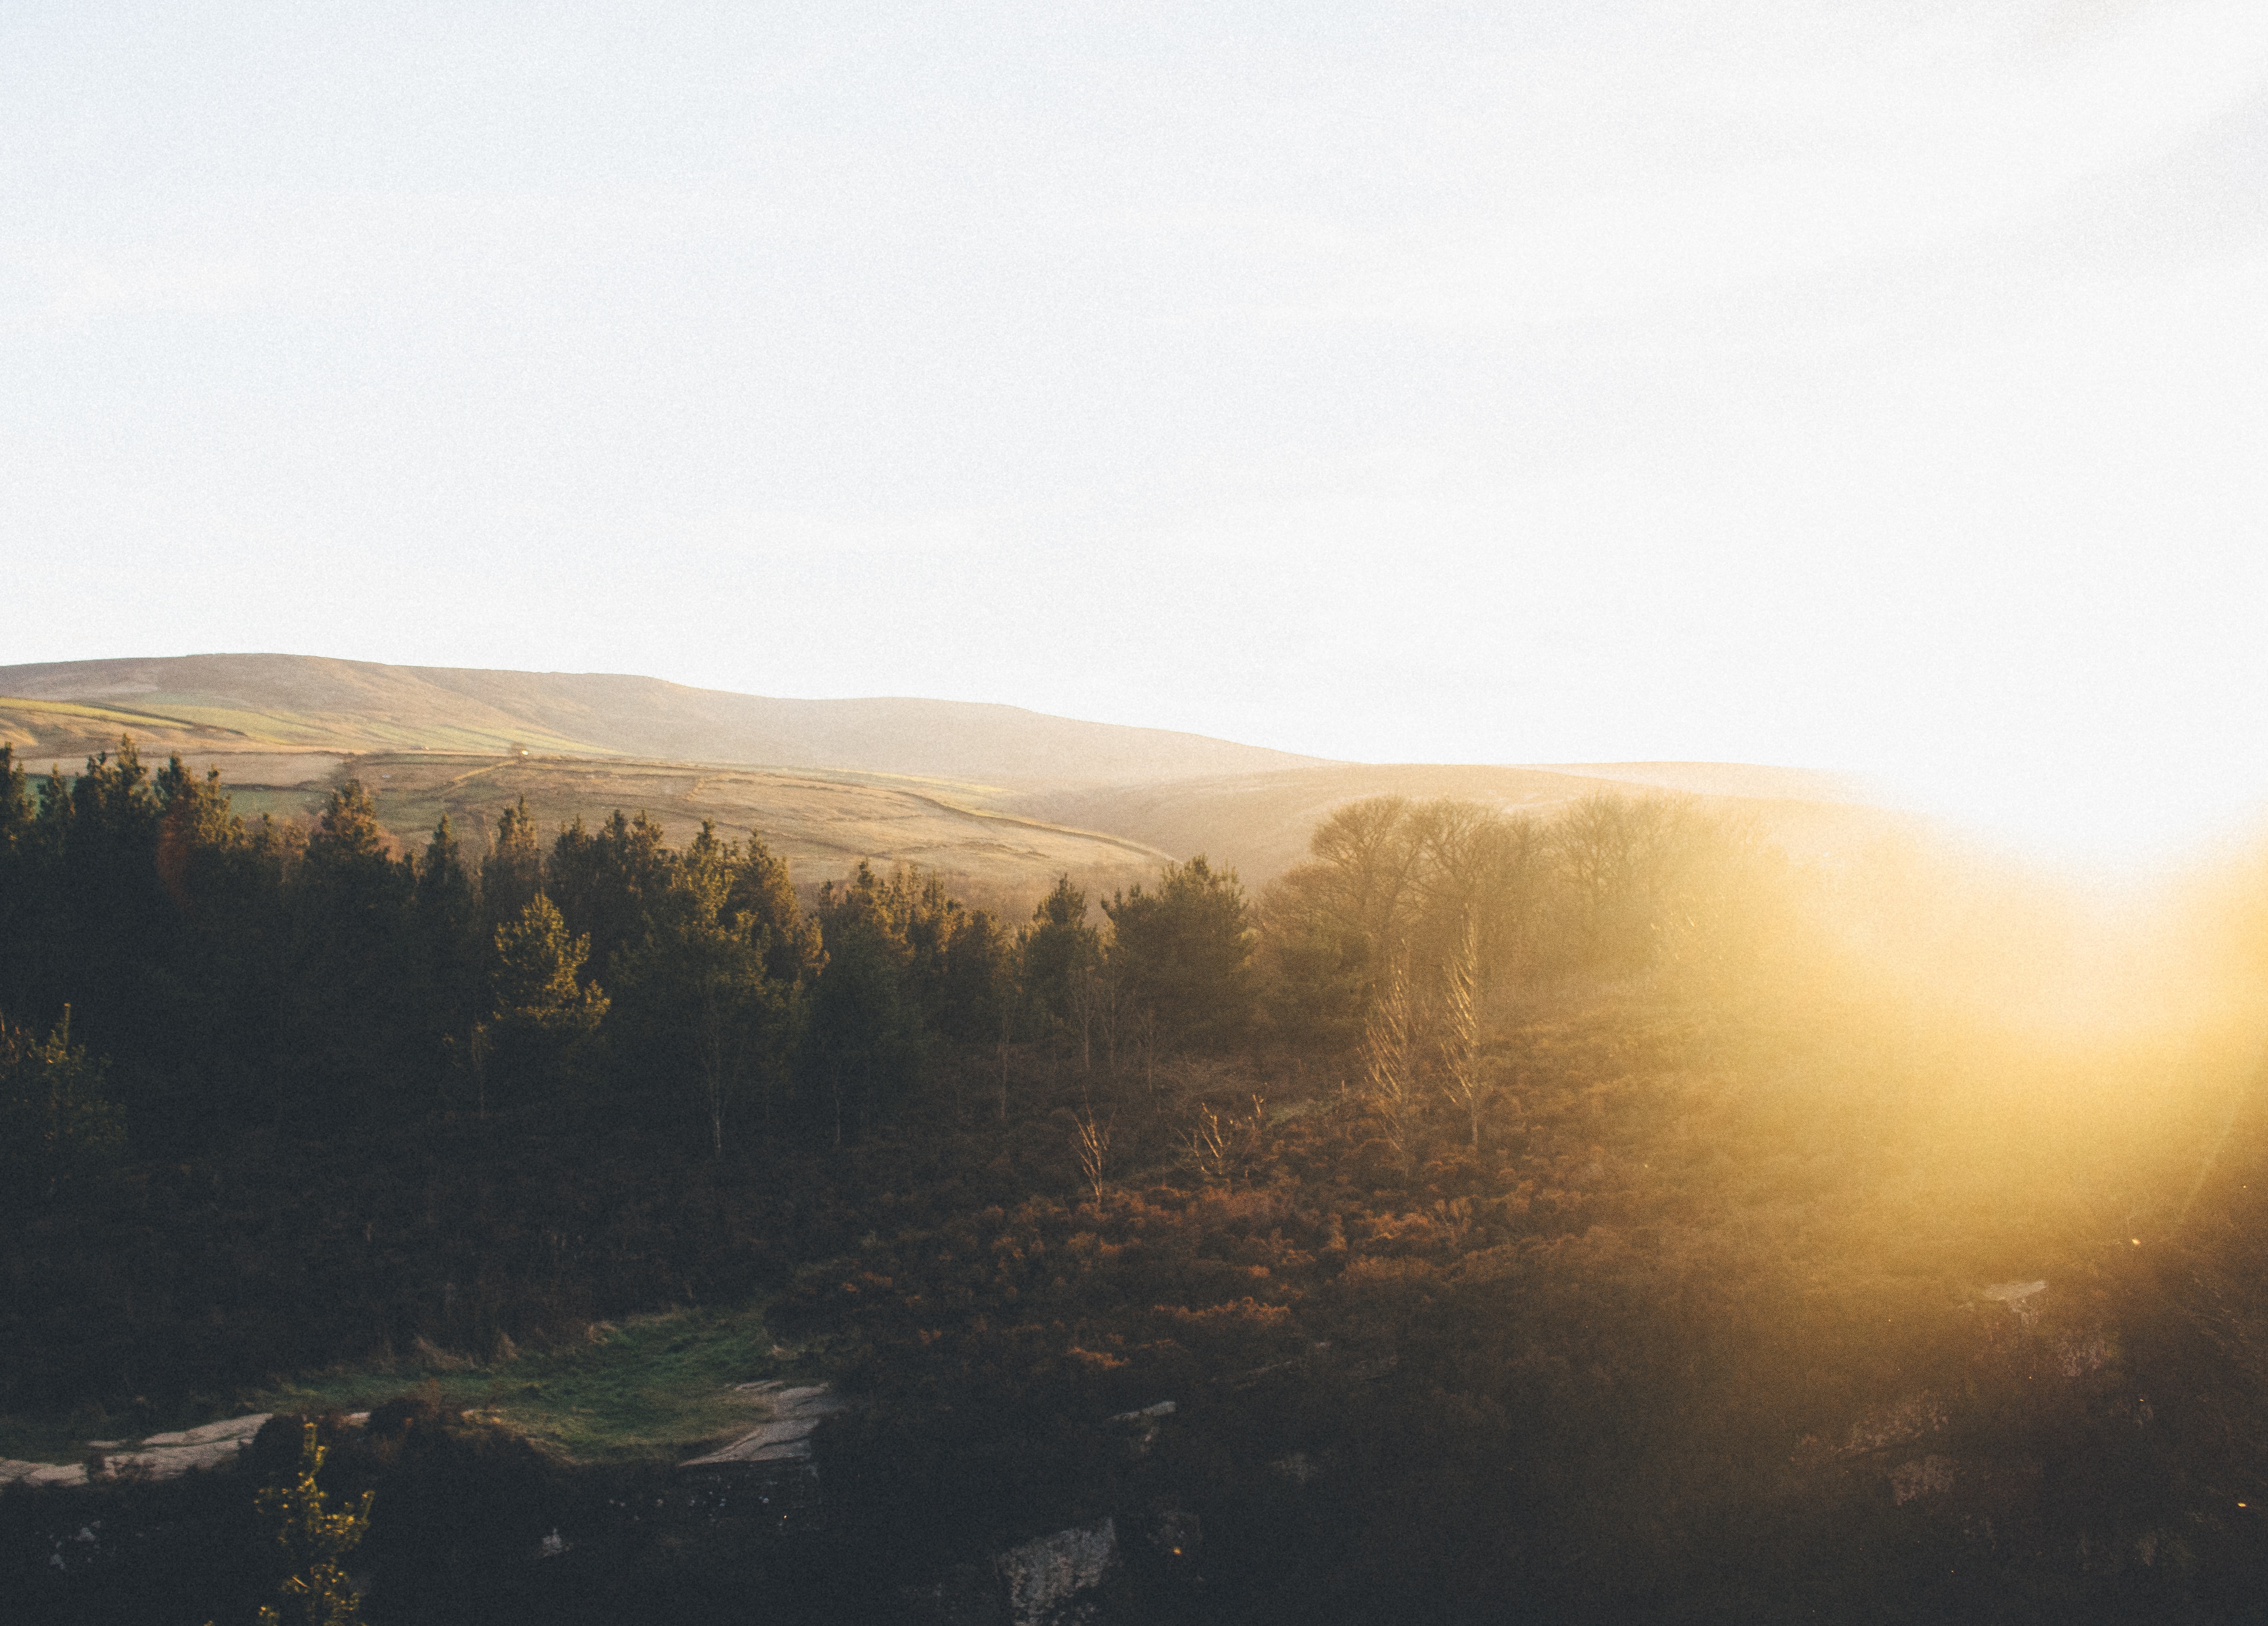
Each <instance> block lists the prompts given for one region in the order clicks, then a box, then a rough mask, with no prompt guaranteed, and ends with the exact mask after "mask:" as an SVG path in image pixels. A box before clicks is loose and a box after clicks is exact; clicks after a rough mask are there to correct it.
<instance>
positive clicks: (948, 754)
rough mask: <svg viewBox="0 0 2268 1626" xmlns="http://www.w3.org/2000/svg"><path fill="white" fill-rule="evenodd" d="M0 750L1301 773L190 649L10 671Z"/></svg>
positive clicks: (975, 730) (580, 677) (1121, 736)
mask: <svg viewBox="0 0 2268 1626" xmlns="http://www.w3.org/2000/svg"><path fill="white" fill-rule="evenodd" d="M0 696H6V697H7V698H0V740H5V741H7V742H9V743H11V744H13V745H15V746H17V747H18V748H19V750H20V751H21V753H22V754H23V756H24V757H25V759H26V760H27V761H38V760H40V759H41V758H42V757H43V756H44V755H46V754H50V753H52V754H55V755H56V756H57V757H59V758H68V757H70V756H71V755H73V754H83V753H84V752H85V751H89V750H99V749H101V748H102V747H105V746H107V745H111V744H114V743H115V741H116V739H117V737H118V735H119V733H120V732H131V733H132V734H133V735H134V736H135V737H136V739H139V740H141V741H143V742H144V748H145V750H149V751H151V752H153V753H154V752H156V751H163V750H184V751H202V752H228V751H246V752H259V751H274V750H276V749H284V750H299V751H328V752H343V753H359V752H369V751H449V752H460V753H461V752H473V753H482V754H517V753H518V752H519V751H522V750H525V751H527V752H530V753H533V754H548V755H572V756H600V757H606V756H630V757H641V758H649V759H666V760H670V761H691V762H718V763H733V764H736V765H744V766H770V767H792V768H822V769H847V770H851V771H853V772H866V773H891V774H911V775H916V776H924V777H935V778H945V779H958V780H963V781H970V782H975V783H978V784H1019V785H1046V784H1123V783H1130V782H1137V781H1146V780H1156V779H1180V778H1189V777H1195V776H1202V775H1206V774H1219V773H1233V772H1242V773H1250V772H1256V771H1262V770H1265V769H1278V768H1297V767H1304V766H1307V765H1309V764H1311V763H1313V762H1314V761H1316V759H1314V758H1313V757H1304V756H1298V755H1294V754H1292V753H1290V752H1285V751H1274V750H1270V749H1267V748H1266V747H1259V746H1246V745H1239V744H1236V743H1234V742H1233V741H1230V740H1226V739H1210V738H1207V737H1206V736H1204V735H1200V734H1184V733H1176V732H1172V731H1170V730H1167V729H1159V728H1131V727H1125V726H1122V725H1116V724H1110V723H1086V722H1080V721H1078V720H1075V719H1073V718H1070V717H1049V716H1047V715H1045V714H1044V713H1042V712H1037V711H1027V710H1023V709H1022V708H1021V707H1018V706H1005V705H993V704H983V703H972V702H963V701H949V700H918V699H898V698H881V699H861V700H786V699H778V698H775V697H771V696H768V695H738V694H732V693H728V692H726V691H725V690H721V689H704V688H689V687H687V686H686V685H684V684H681V683H670V682H665V681H662V680H661V679H659V678H646V677H634V676H626V675H622V674H618V673H565V672H493V671H482V670H474V669H467V668H455V667H439V666H385V665H381V664H379V663H378V662H375V661H360V660H333V659H328V658H322V657H317V656H310V655H266V654H257V655H182V656H168V657H161V658H132V659H118V660H79V661H62V662H54V663H48V664H44V665H34V666H0Z"/></svg>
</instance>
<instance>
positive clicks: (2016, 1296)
mask: <svg viewBox="0 0 2268 1626" xmlns="http://www.w3.org/2000/svg"><path fill="white" fill-rule="evenodd" d="M2047 1290H2048V1284H2046V1283H2045V1282H1995V1283H1993V1284H1992V1286H1990V1287H1988V1288H1986V1289H1985V1297H1986V1298H1987V1299H1995V1300H1997V1301H1998V1302H1999V1303H2001V1304H2005V1305H2007V1306H2008V1308H2009V1309H2010V1310H2011V1311H2012V1312H2013V1313H2015V1314H2017V1315H2020V1316H2024V1315H2032V1314H2035V1313H2037V1311H2038V1310H2039V1306H2037V1305H2036V1304H2033V1303H2031V1302H2029V1301H2030V1299H2032V1298H2033V1297H2034V1295H2036V1294H2039V1293H2043V1292H2045V1291H2047Z"/></svg>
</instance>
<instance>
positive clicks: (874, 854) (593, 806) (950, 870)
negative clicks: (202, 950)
mask: <svg viewBox="0 0 2268 1626" xmlns="http://www.w3.org/2000/svg"><path fill="white" fill-rule="evenodd" d="M221 760H222V761H224V762H225V759H221ZM328 760H329V761H337V759H328ZM225 771H226V769H225V768H224V773H225ZM349 773H351V774H353V775H355V776H357V777H358V778H360V779H361V780H362V782H363V783H364V784H365V785H366V786H368V787H369V788H370V790H371V791H372V794H373V796H374V797H375V798H376V800H377V803H378V814H379V819H380V820H382V821H383V822H384V824H385V826H386V828H387V829H388V830H389V831H391V832H393V834H394V835H395V836H397V837H398V838H400V839H401V840H402V841H404V842H410V843H417V842H423V839H424V838H425V835H426V834H427V832H429V831H431V829H432V828H433V826H434V825H435V823H437V822H438V820H440V818H441V817H442V816H443V815H444V814H446V815H447V816H448V818H449V820H450V823H451V825H452V826H453V828H455V829H456V830H458V831H460V832H461V833H463V834H464V835H465V836H466V837H467V838H468V839H469V840H470V841H471V842H473V844H474V845H475V847H477V846H478V845H479V844H480V843H481V842H482V839H483V837H482V835H481V834H479V833H481V832H485V831H486V830H488V829H490V828H494V824H495V820H496V816H497V814H498V813H501V812H503V811H504V808H505V807H507V806H511V805H512V803H514V802H516V801H519V800H520V799H521V798H526V801H527V810H528V812H529V813H531V814H533V815H534V819H535V821H536V826H537V828H539V829H541V830H546V831H549V830H551V829H555V828H557V827H558V826H560V825H562V824H564V823H566V822H568V821H569V820H572V819H578V818H579V819H581V820H584V821H585V823H586V824H597V823H599V822H600V821H602V820H606V819H608V817H610V816H612V814H613V813H614V812H615V809H617V808H620V809H622V811H623V812H625V813H646V814H647V815H649V816H650V817H651V818H652V820H654V821H655V822H656V823H658V824H659V825H660V826H661V827H662V829H663V830H664V832H665V833H666V835H667V836H668V838H669V841H670V842H671V843H672V844H673V845H680V846H681V845H682V844H683V843H684V842H687V841H688V840H689V839H690V838H691V837H692V836H693V835H694V834H695V832H696V831H697V830H698V829H699V828H701V823H702V820H712V821H714V822H715V824H716V826H717V828H718V834H719V835H724V836H726V837H728V838H731V839H734V840H738V839H740V838H741V837H744V836H746V835H748V834H749V833H751V832H754V833H755V834H757V835H762V837H763V840H764V842H765V844H766V845H767V846H769V847H770V849H771V850H773V851H774V852H776V853H777V854H778V855H779V856H780V857H784V858H785V859H787V860H788V863H789V865H790V867H791V869H792V872H793V874H794V877H795V879H796V882H797V884H798V885H799V886H801V887H806V888H809V887H816V886H817V885H818V884H819V883H820V882H821V881H823V880H831V879H839V878H841V877H842V876H844V875H847V874H849V873H850V872H851V870H852V869H854V868H855V867H857V865H858V861H859V860H860V859H861V858H871V859H873V861H874V862H875V863H876V864H877V865H882V866H885V867H887V865H892V864H899V863H904V864H918V865H922V866H923V867H924V868H925V869H931V870H934V871H936V872H938V873H939V875H941V876H942V877H944V879H945V880H946V885H947V886H948V887H951V888H952V890H953V892H954V895H955V896H957V897H959V898H961V900H963V901H965V902H968V903H969V904H972V905H975V906H977V907H980V908H988V909H995V910H998V911H999V912H1001V913H1003V914H1004V915H1005V916H1007V917H1008V918H1010V919H1013V920H1021V919H1023V918H1024V917H1025V916H1027V915H1028V914H1029V913H1030V912H1031V909H1032V906H1033V905H1034V904H1035V903H1036V902H1038V901H1039V900H1040V898H1041V896H1042V895H1043V894H1045V893H1046V891H1047V889H1048V888H1049V887H1050V886H1051V885H1053V884H1054V881H1055V879H1056V877H1057V876H1058V875H1062V874H1069V875H1070V876H1071V879H1073V880H1074V881H1076V882H1077V883H1078V884H1079V885H1080V886H1081V887H1085V888H1086V890H1087V891H1088V893H1089V894H1091V895H1094V896H1097V897H1099V896H1101V894H1104V893H1106V892H1108V891H1109V890H1111V889H1112V888H1114V887H1123V886H1127V885H1130V884H1131V883H1133V882H1135V881H1138V880H1145V879H1149V878H1150V877H1152V876H1153V875H1155V874H1156V873H1157V871H1158V866H1159V865H1160V864H1161V863H1163V862H1164V861H1165V855H1164V854H1162V853H1160V852H1156V851H1153V850H1151V849H1149V848H1147V847H1145V846H1143V845H1141V844H1140V843H1138V842H1132V841H1129V840H1126V839H1124V838H1123V837H1119V836H1113V835H1095V834H1092V833H1090V832H1087V831H1084V830H1071V829H1064V828H1060V827H1057V826H1055V825H1051V824H1049V823H1046V822H1044V821H1042V820H1038V819H1035V818H1033V817H1030V816H1028V815H1021V816H1020V815H1017V814H1013V813H998V812H995V811H993V810H991V809H990V808H988V807H986V806H983V805H982V804H980V803H978V802H976V801H974V800H973V799H970V798H964V797H962V796H960V795H958V794H956V793H955V787H954V786H952V785H950V784H943V783H939V782H936V781H928V780H919V779H912V778H908V777H906V776H902V775H895V774H888V775H883V774H875V775H865V774H852V773H826V772H821V771H818V770H814V769H804V770H800V771H783V770H777V769H776V770H770V771H766V770H762V769H737V768H721V769H720V768H696V767H691V766H689V765H687V764H684V763H681V762H630V761H561V760H560V759H558V758H556V757H549V758H518V757H510V758H507V757H493V756H491V757H478V756H463V757H450V756H440V755H435V754H424V753H419V754H405V755H393V756H386V755H375V756H363V757H357V758H353V759H350V760H349V761H343V762H339V765H338V767H337V769H335V774H336V776H337V777H344V776H345V775H347V774H349ZM328 790H329V784H328V782H326V783H321V784H311V785H308V786H306V787H303V788H301V789H298V790H295V791H284V790H259V789H254V790H250V791H238V792H237V793H236V795H235V798H234V800H235V805H236V808H237V811H238V812H239V813H262V812H269V811H273V812H277V813H295V812H298V811H301V810H303V809H305V808H307V807H310V806H313V805H314V804H315V802H316V801H317V800H318V799H319V798H320V796H321V795H322V794H325V793H328Z"/></svg>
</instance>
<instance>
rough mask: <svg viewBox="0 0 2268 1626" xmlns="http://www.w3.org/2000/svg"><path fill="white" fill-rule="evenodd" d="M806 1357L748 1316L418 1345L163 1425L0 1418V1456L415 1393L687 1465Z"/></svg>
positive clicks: (706, 1312) (571, 1451)
mask: <svg viewBox="0 0 2268 1626" xmlns="http://www.w3.org/2000/svg"><path fill="white" fill-rule="evenodd" d="M820 1375H821V1374H820V1373H819V1372H818V1371H817V1369H816V1367H815V1366H814V1365H813V1363H812V1361H811V1360H810V1358H809V1357H807V1356H805V1355H802V1354H799V1353H797V1352H792V1351H789V1350H784V1349H782V1348H781V1347H780V1346H779V1345H778V1344H777V1343H775V1342H774V1340H773V1338H772V1336H771V1335H770V1332H769V1331H768V1330H767V1328H766V1327H765V1325H764V1316H763V1310H762V1306H757V1305H748V1306H741V1307H740V1308H737V1309H711V1308H704V1309H691V1310H676V1311H671V1312H668V1313H663V1314H659V1315H644V1316H638V1317H637V1318H635V1319H632V1320H630V1321H623V1322H622V1324H620V1325H619V1326H613V1325H608V1323H605V1322H601V1323H600V1324H599V1325H598V1326H596V1327H594V1328H593V1330H592V1335H591V1338H590V1340H589V1341H588V1342H587V1343H579V1344H573V1345H569V1346H565V1347H562V1348H556V1349H549V1350H525V1351H522V1352H520V1353H519V1354H517V1355H515V1356H513V1357H512V1358H510V1359H507V1360H502V1361H497V1362H494V1363H490V1364H481V1363H475V1362H471V1361H468V1360H466V1359H464V1358H462V1357H458V1356H455V1355H452V1354H450V1353H448V1352H446V1351H442V1350H431V1349H430V1348H428V1349H427V1350H421V1351H419V1352H418V1353H416V1354H415V1355H413V1356H411V1357H409V1358H408V1359H398V1360H393V1361H383V1362H381V1361H366V1362H361V1363H357V1364H351V1365H342V1366H335V1367H331V1368H329V1369H328V1370H325V1371H322V1372H306V1373H302V1374H298V1375H297V1376H295V1377H293V1378H292V1379H291V1380H289V1381H285V1382H281V1383H277V1384H275V1385H272V1386H270V1387H265V1388H260V1389H254V1390H249V1391H247V1392H245V1393H243V1394H240V1395H239V1396H238V1397H237V1399H236V1402H235V1403H234V1404H232V1405H217V1406H213V1405H209V1406H207V1407H204V1408H203V1409H195V1410H190V1411H183V1412H180V1413H178V1414H176V1413H167V1414H165V1415H156V1414H152V1415H149V1416H121V1415H118V1414H115V1413H113V1414H108V1415H104V1414H101V1413H97V1412H91V1411H82V1412H78V1413H75V1414H72V1415H70V1416H46V1417H6V1418H0V1456H6V1457H14V1458H18V1459H21V1460H29V1461H35V1462H73V1461H77V1460H78V1459H79V1458H81V1457H82V1456H84V1455H85V1453H86V1449H87V1441H88V1440H89V1439H124V1438H141V1437H142V1436H144V1435H146V1434H151V1433H156V1432H158V1431H161V1430H170V1429H180V1428H192V1427H195V1426H196V1425H197V1424H203V1423H210V1422H213V1421H215V1420H216V1419H217V1418H220V1417H226V1416H241V1415H243V1414H244V1413H246V1412H248V1411H281V1412H308V1413H314V1412H326V1411H341V1412H353V1411H367V1410H368V1409H370V1408H371V1407H372V1406H374V1405H376V1404H378V1403H379V1402H382V1401H386V1400H389V1399H391V1398H393V1397H394V1396H395V1395H398V1394H408V1393H410V1392H413V1391H420V1392H423V1393H425V1394H431V1395H432V1396H433V1397H434V1398H435V1399H436V1400H438V1402H439V1403H440V1404H441V1405H442V1406H443V1407H445V1408H446V1409H453V1410H458V1411H470V1412H477V1413H479V1414H480V1415H481V1416H483V1417H487V1418H490V1419H492V1420H494V1421H497V1422H499V1423H503V1424H506V1425H507V1426H509V1427H511V1428H512V1429H514V1430H516V1431H519V1433H522V1434H524V1435H526V1436H527V1438H530V1439H532V1440H534V1441H535V1442H536V1443H537V1444H539V1445H541V1446H544V1447H545V1448H546V1449H548V1450H549V1451H551V1452H554V1453H556V1454H558V1455H560V1456H563V1457H568V1458H571V1459H572V1460H576V1461H578V1462H608V1461H622V1460H630V1459H635V1458H648V1457H661V1458H675V1457H681V1456H689V1455H694V1454H696V1447H700V1446H710V1445H714V1444H717V1443H718V1442H721V1441H724V1440H727V1439H731V1438H734V1437H736V1436H737V1435H739V1434H741V1433H744V1432H745V1431H747V1430H748V1429H750V1428H753V1427H755V1424H756V1423H758V1422H760V1421H761V1420H762V1418H761V1416H758V1415H756V1413H755V1408H754V1406H753V1403H752V1402H750V1401H749V1400H748V1399H747V1397H746V1396H744V1395H742V1394H740V1393H738V1392H737V1391H736V1389H735V1387H734V1386H735V1385H738V1384H743V1383H753V1382H757V1381H760V1380H764V1379H768V1378H799V1379H805V1380H813V1381H816V1380H817V1379H818V1378H819V1376H820Z"/></svg>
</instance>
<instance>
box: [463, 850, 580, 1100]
mask: <svg viewBox="0 0 2268 1626" xmlns="http://www.w3.org/2000/svg"><path fill="white" fill-rule="evenodd" d="M590 953H591V945H590V942H589V939H587V938H578V937H575V936H573V935H571V933H570V932H569V931H568V930H567V922H566V920H565V918H564V917H563V916H561V914H560V913H559V911H558V910H557V909H556V908H554V907H553V906H552V902H551V900H550V899H549V897H547V896H546V895H545V894H542V893H540V892H539V893H537V894H535V898H534V901H532V902H531V903H529V904H528V906H527V908H526V909H522V910H521V911H520V913H519V918H518V919H517V920H512V921H507V922H506V923H504V924H503V925H501V926H499V927H497V934H496V956H495V960H494V961H493V963H492V968H491V969H490V988H491V989H492V990H493V991H494V995H495V1003H494V1004H493V1005H492V1006H491V1007H490V1012H491V1013H490V1019H489V1023H488V1034H489V1038H490V1045H491V1054H492V1056H493V1057H494V1061H493V1063H492V1064H491V1068H490V1071H491V1073H492V1075H493V1077H494V1078H495V1079H496V1081H497V1085H498V1091H499V1093H500V1095H501V1097H502V1098H503V1099H504V1100H525V1099H529V1098H532V1097H534V1096H535V1095H537V1094H539V1093H551V1092H554V1091H556V1090H557V1089H559V1088H561V1087H563V1086H566V1085H574V1084H577V1083H579V1082H581V1081H583V1080H585V1079H586V1078H588V1076H589V1073H590V1071H591V1067H592V1063H593V1060H594V1051H595V1048H596V1045H597V1041H598V1035H599V1025H600V1022H601V1021H602V1020H603V1019H605V1017H606V1014H607V1005H608V1000H607V997H606V995H605V994H604V993H603V992H602V991H600V988H599V985H598V984H597V983H596V982H590V983H587V984H586V983H585V982H583V981H582V980H581V972H582V969H583V965H584V962H585V960H588V959H589V958H590Z"/></svg>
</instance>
